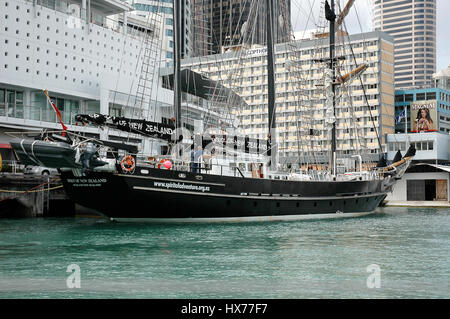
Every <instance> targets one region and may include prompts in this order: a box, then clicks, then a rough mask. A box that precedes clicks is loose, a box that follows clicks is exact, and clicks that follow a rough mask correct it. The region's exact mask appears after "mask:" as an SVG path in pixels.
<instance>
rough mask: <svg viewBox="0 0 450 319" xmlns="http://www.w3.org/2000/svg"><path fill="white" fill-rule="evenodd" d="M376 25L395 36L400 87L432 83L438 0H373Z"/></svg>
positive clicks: (375, 26) (421, 85) (434, 64)
mask: <svg viewBox="0 0 450 319" xmlns="http://www.w3.org/2000/svg"><path fill="white" fill-rule="evenodd" d="M373 17H374V18H373V27H374V29H375V30H382V31H384V32H386V33H388V34H390V35H392V36H393V37H394V40H395V50H394V55H395V75H394V76H395V86H396V88H397V89H401V88H411V87H423V86H426V85H431V83H432V75H433V73H435V72H436V0H409V1H404V0H373Z"/></svg>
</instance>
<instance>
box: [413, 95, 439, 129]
mask: <svg viewBox="0 0 450 319" xmlns="http://www.w3.org/2000/svg"><path fill="white" fill-rule="evenodd" d="M437 128H438V115H437V101H436V100H431V101H415V102H411V132H412V133H420V132H436V131H437Z"/></svg>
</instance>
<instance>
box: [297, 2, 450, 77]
mask: <svg viewBox="0 0 450 319" xmlns="http://www.w3.org/2000/svg"><path fill="white" fill-rule="evenodd" d="M338 1H339V0H338ZM321 2H322V0H291V6H292V16H291V18H292V25H293V27H294V31H297V32H301V33H302V32H303V31H304V30H307V29H315V28H316V27H317V24H316V23H318V21H317V18H318V14H319V12H320V3H321ZM371 2H372V1H371V0H356V1H355V4H354V7H353V8H352V10H351V11H350V13H349V15H348V17H347V19H346V20H345V21H346V26H347V30H348V32H349V33H350V34H354V33H361V32H368V31H370V30H372V10H371ZM345 3H347V1H345V0H341V5H342V6H344V5H345ZM436 6H437V8H436V12H437V18H436V19H437V21H436V29H437V33H436V51H437V52H436V57H437V65H436V68H437V70H436V71H439V70H441V69H445V68H447V67H448V66H449V65H450V41H449V39H450V38H449V35H448V33H449V31H450V19H449V16H450V1H449V0H436ZM311 8H312V9H313V10H312V12H313V13H314V14H311Z"/></svg>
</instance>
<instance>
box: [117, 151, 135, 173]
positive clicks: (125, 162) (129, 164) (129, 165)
mask: <svg viewBox="0 0 450 319" xmlns="http://www.w3.org/2000/svg"><path fill="white" fill-rule="evenodd" d="M120 167H121V168H122V170H123V171H125V172H129V173H131V172H133V171H134V168H135V167H136V161H135V159H134V157H133V156H131V155H125V156H124V157H122V159H121V160H120Z"/></svg>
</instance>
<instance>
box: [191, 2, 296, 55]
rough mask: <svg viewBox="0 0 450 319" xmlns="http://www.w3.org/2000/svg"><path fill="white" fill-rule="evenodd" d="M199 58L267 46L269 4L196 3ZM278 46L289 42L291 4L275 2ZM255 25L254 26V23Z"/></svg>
mask: <svg viewBox="0 0 450 319" xmlns="http://www.w3.org/2000/svg"><path fill="white" fill-rule="evenodd" d="M192 4H193V6H192V15H193V16H194V18H193V20H194V21H197V23H195V28H196V30H195V32H194V33H193V34H195V35H196V40H195V43H196V45H195V46H194V47H195V49H194V50H198V51H197V52H196V54H195V56H202V55H207V54H217V53H222V52H224V51H226V49H227V48H231V47H235V46H239V45H241V44H244V45H245V44H247V45H252V44H260V45H265V44H266V30H267V28H266V1H262V0H260V1H251V0H192ZM273 16H274V23H273V24H274V40H275V41H274V42H275V43H283V42H287V41H289V35H290V29H291V22H290V20H291V1H290V0H277V1H274V15H273ZM251 21H254V22H251Z"/></svg>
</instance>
